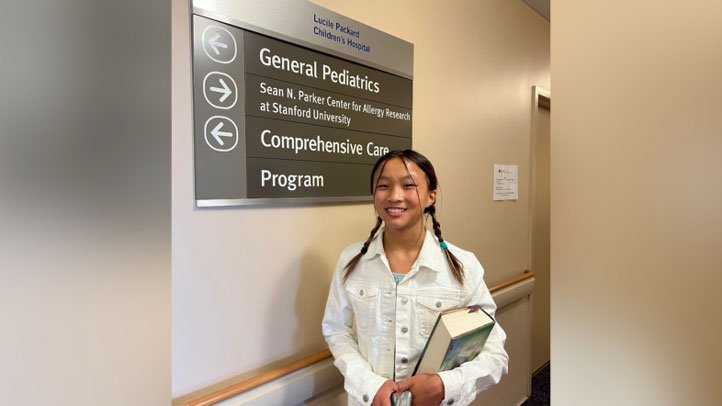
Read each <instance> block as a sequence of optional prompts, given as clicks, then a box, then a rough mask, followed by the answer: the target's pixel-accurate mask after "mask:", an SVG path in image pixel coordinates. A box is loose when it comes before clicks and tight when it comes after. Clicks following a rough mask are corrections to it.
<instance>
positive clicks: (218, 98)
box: [203, 71, 238, 110]
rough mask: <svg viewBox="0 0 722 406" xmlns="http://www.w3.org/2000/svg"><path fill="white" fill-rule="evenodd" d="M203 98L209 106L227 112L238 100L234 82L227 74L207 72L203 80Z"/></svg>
mask: <svg viewBox="0 0 722 406" xmlns="http://www.w3.org/2000/svg"><path fill="white" fill-rule="evenodd" d="M231 96H233V97H231ZM203 97H205V98H206V101H207V102H208V104H210V105H211V106H213V107H215V108H217V109H221V110H228V109H230V108H231V107H233V106H235V104H236V101H237V100H238V87H237V86H236V81H235V80H233V78H232V77H231V76H230V75H228V74H227V73H223V72H218V71H213V72H208V74H207V75H206V77H204V78H203Z"/></svg>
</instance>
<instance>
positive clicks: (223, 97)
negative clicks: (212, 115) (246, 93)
mask: <svg viewBox="0 0 722 406" xmlns="http://www.w3.org/2000/svg"><path fill="white" fill-rule="evenodd" d="M218 82H220V84H221V86H223V87H216V86H211V87H210V90H211V92H216V93H221V98H220V99H218V100H219V101H220V102H221V103H223V102H224V101H225V100H226V99H227V98H228V96H230V95H231V93H232V92H231V88H230V87H228V85H227V84H226V82H224V81H223V79H218Z"/></svg>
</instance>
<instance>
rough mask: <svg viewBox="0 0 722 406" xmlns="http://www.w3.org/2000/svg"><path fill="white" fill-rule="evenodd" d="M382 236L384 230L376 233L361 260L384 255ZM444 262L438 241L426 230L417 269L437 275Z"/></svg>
mask: <svg viewBox="0 0 722 406" xmlns="http://www.w3.org/2000/svg"><path fill="white" fill-rule="evenodd" d="M383 235H384V229H383V228H382V229H381V230H380V231H379V232H378V233H376V237H374V239H373V240H371V243H370V244H369V249H368V250H367V251H366V254H365V255H363V258H366V259H371V258H374V257H375V256H377V255H386V252H385V251H384V241H383ZM445 260H446V259H445V258H444V253H443V252H441V247H439V241H438V240H437V239H436V237H435V236H434V235H433V234H432V233H431V231H429V230H426V236H425V237H424V243H423V245H422V246H421V252H419V257H418V258H417V259H416V264H418V266H419V268H422V267H423V268H427V269H430V270H432V271H434V272H437V273H438V272H441V270H442V269H443V264H444V261H445Z"/></svg>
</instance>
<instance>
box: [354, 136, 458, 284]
mask: <svg viewBox="0 0 722 406" xmlns="http://www.w3.org/2000/svg"><path fill="white" fill-rule="evenodd" d="M394 158H400V159H401V161H402V162H403V163H404V166H406V160H409V161H411V162H413V163H415V164H416V165H417V166H418V167H419V169H421V170H422V171H423V172H424V174H425V175H426V179H427V181H428V183H429V185H428V186H429V190H436V189H437V188H438V185H439V181H438V179H437V178H436V171H435V170H434V166H433V165H431V161H429V159H428V158H426V157H425V156H423V155H421V154H420V153H418V152H416V151H414V150H411V149H406V150H395V151H390V152H387V153H386V154H385V155H384V156H382V157H381V158H379V160H378V161H376V164H375V165H374V167H373V169H372V170H371V182H370V189H371V194H373V193H374V183H375V182H376V178H377V177H378V176H380V175H381V173H382V172H383V169H384V167H385V166H386V162H388V161H390V160H391V159H394ZM406 169H407V171H408V167H407V168H406ZM377 174H378V176H376V175H377ZM417 193H418V190H417ZM424 213H426V214H428V215H430V216H431V221H432V225H433V228H434V235H436V238H437V239H438V240H439V244H440V245H441V250H442V251H443V252H444V256H445V257H446V261H447V262H448V264H449V268H450V269H451V273H452V275H453V276H454V279H456V281H457V282H459V283H460V284H462V285H463V284H464V267H463V265H462V263H461V261H459V259H458V258H457V257H456V255H454V254H453V253H452V252H451V251H450V250H449V249H448V247H447V245H446V242H445V241H444V238H443V237H442V236H441V224H440V223H439V221H438V220H437V219H436V205H435V204H431V205H430V206H428V207H426V208H425V209H424ZM381 224H382V221H381V218H380V217H378V216H377V217H376V225H375V226H374V228H373V229H372V230H371V233H370V234H369V238H368V239H366V242H364V245H363V247H361V252H359V253H358V254H356V255H355V256H354V257H353V258H351V260H350V261H349V262H348V264H346V266H345V267H344V269H345V271H346V272H345V273H344V275H343V281H344V282H346V280H347V279H348V278H349V276H351V273H352V272H353V271H354V270H355V269H356V265H358V262H359V261H360V260H361V257H362V256H363V255H364V254H366V252H367V251H368V247H369V244H371V241H372V240H373V239H374V237H375V236H376V233H377V232H378V230H379V228H381Z"/></svg>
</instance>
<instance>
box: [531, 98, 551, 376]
mask: <svg viewBox="0 0 722 406" xmlns="http://www.w3.org/2000/svg"><path fill="white" fill-rule="evenodd" d="M550 116H551V95H550V92H549V91H548V90H546V89H542V88H540V87H538V86H534V87H532V119H531V123H532V126H531V165H530V166H531V176H530V189H531V191H530V202H531V204H530V219H529V227H530V233H529V235H530V247H529V254H530V255H529V256H530V260H529V261H530V265H531V269H532V270H533V271H534V273H535V278H536V286H535V289H534V294H533V295H532V298H533V307H532V309H533V310H532V330H531V331H532V337H531V341H532V349H531V358H532V360H531V371H532V372H536V371H539V370H540V369H542V368H543V367H545V366H546V365H547V364H548V363H549V361H550V353H549V343H550V337H549V334H550V333H549V322H550V316H549V303H550V286H551V283H550V282H551V275H550V269H549V268H550V262H549V257H550V254H549V253H550V238H549V217H550V212H549V162H550V158H551V157H550V155H549V142H550V133H549V132H550V118H551V117H550Z"/></svg>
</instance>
